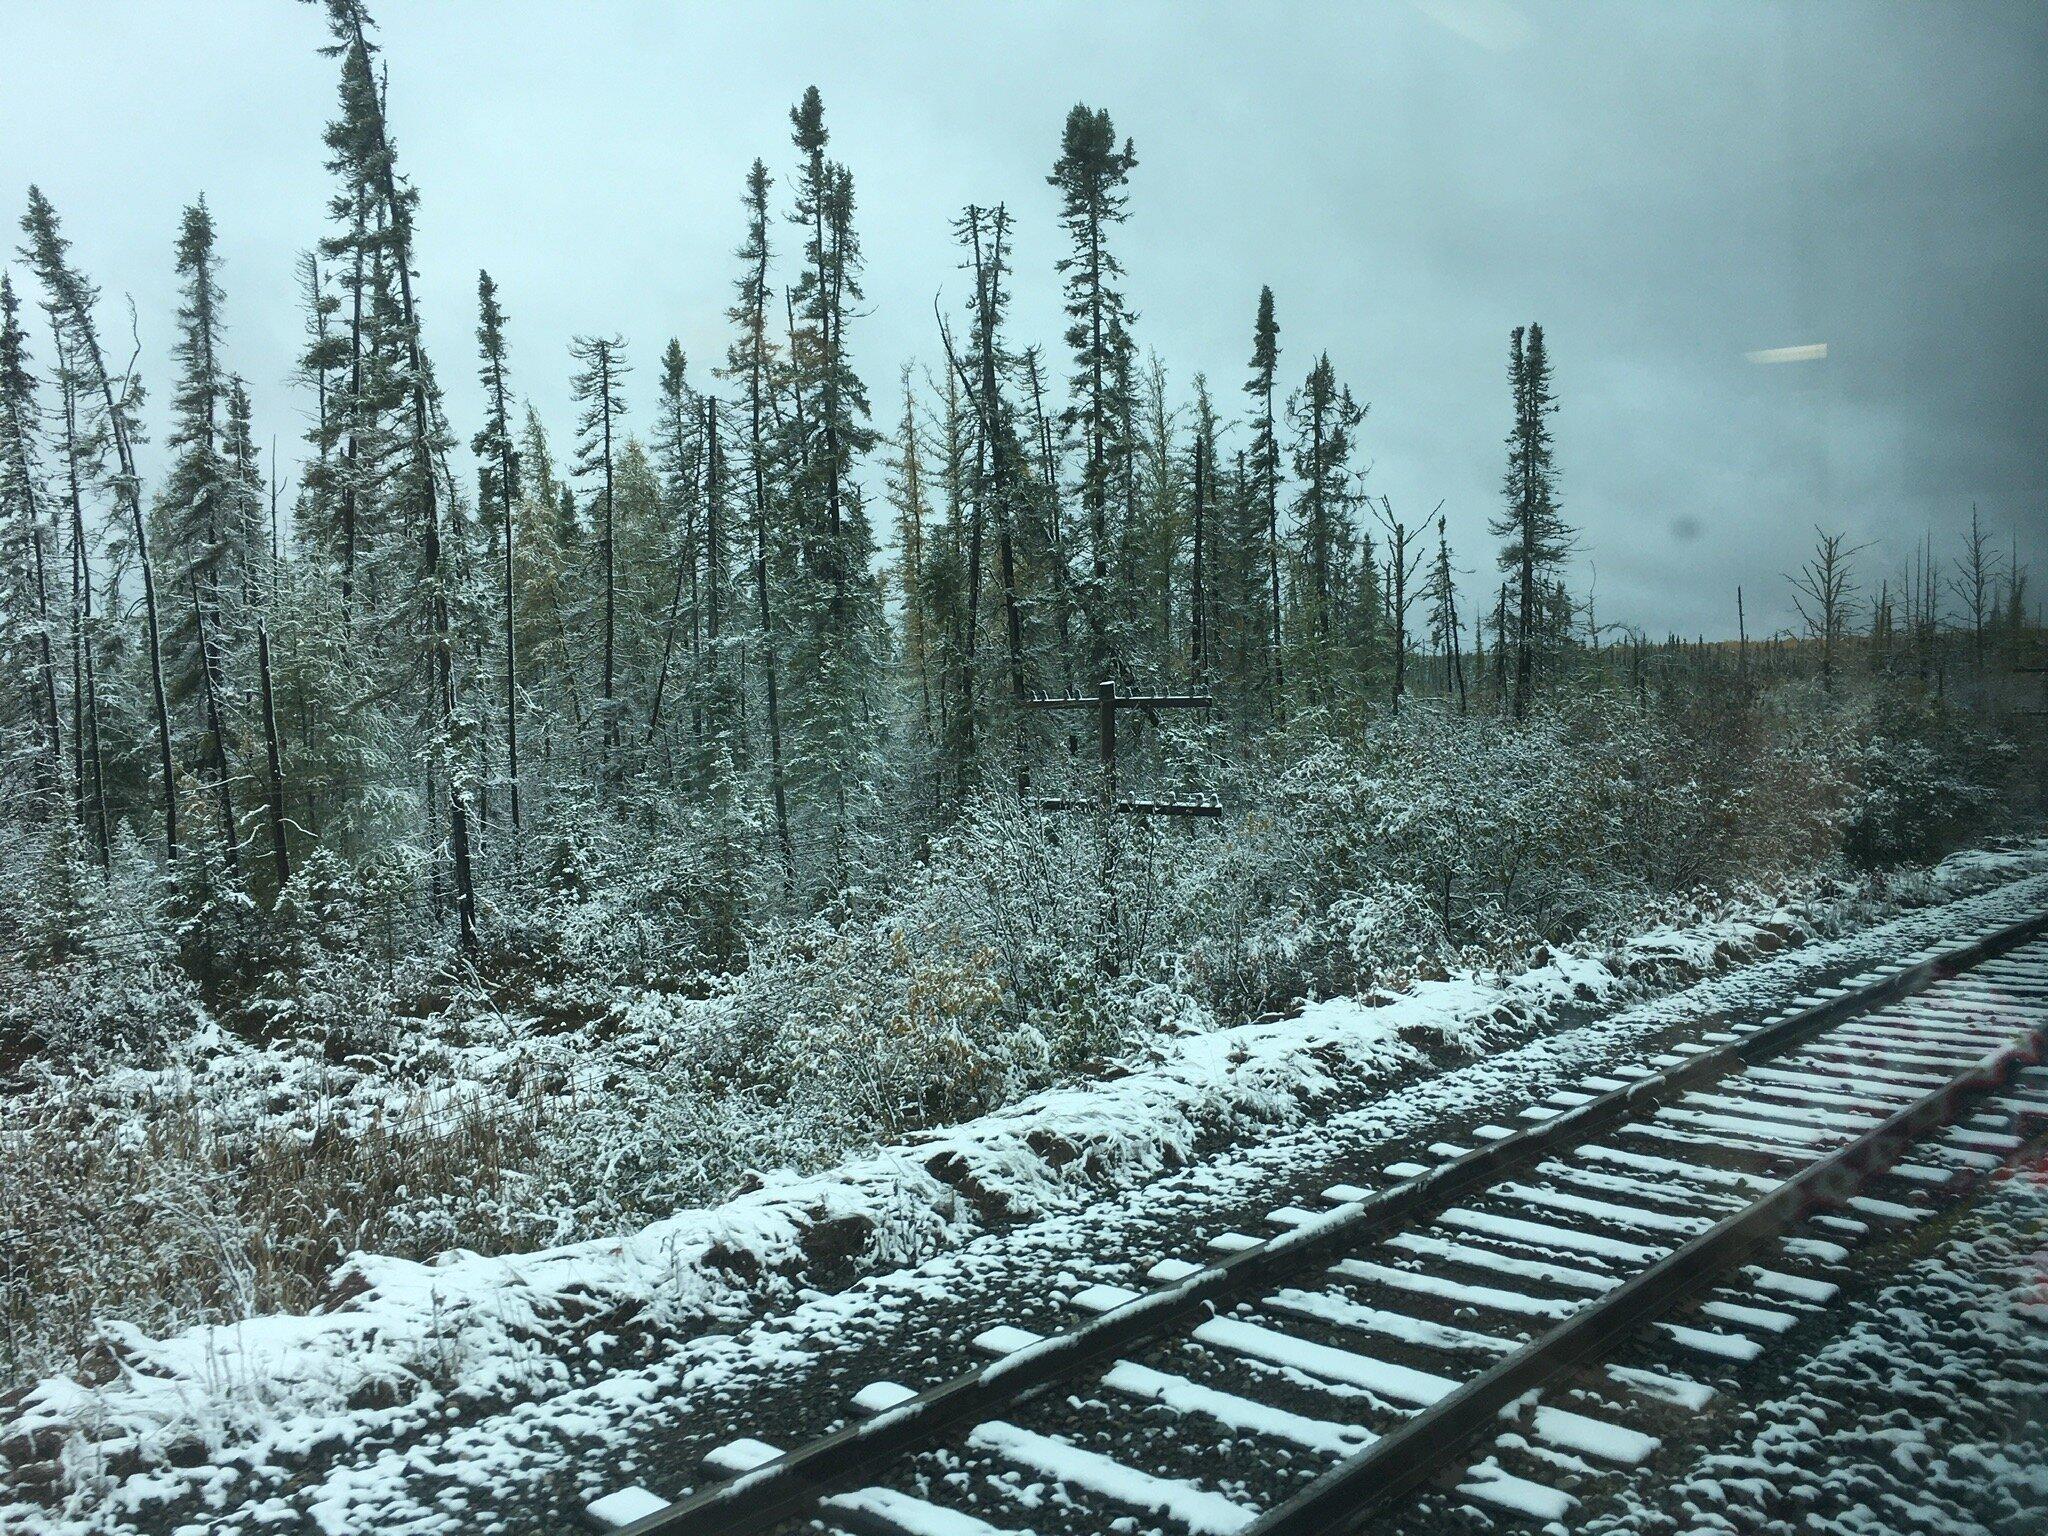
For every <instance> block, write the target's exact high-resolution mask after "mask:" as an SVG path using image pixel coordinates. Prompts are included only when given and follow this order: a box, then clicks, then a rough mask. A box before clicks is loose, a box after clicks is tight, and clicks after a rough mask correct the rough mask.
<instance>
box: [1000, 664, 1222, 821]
mask: <svg viewBox="0 0 2048 1536" xmlns="http://www.w3.org/2000/svg"><path fill="white" fill-rule="evenodd" d="M1020 702H1021V703H1022V704H1023V705H1024V707H1025V708H1026V709H1092V710H1094V711H1095V729H1096V736H1097V738H1098V740H1099V742H1100V746H1101V754H1102V784H1103V788H1102V794H1101V796H1100V797H1099V798H1095V799H1076V798H1073V797H1071V796H1058V795H1040V796H1038V797H1037V798H1036V799H1035V800H1034V801H1033V803H1034V804H1035V805H1037V807H1038V808H1039V809H1040V810H1043V811H1092V810H1100V809H1102V808H1103V807H1104V806H1105V805H1106V806H1107V807H1108V808H1109V809H1110V810H1113V811H1117V812H1120V813H1122V814H1123V815H1126V816H1221V815H1222V814H1223V803H1222V802H1221V801H1220V800H1218V799H1216V798H1215V797H1214V796H1213V795H1207V796H1203V797H1202V798H1200V799H1195V800H1138V799H1131V798H1128V797H1120V796H1119V795H1118V794H1117V792H1116V712H1117V711H1118V710H1120V709H1139V710H1143V711H1144V712H1145V713H1146V714H1147V715H1156V712H1157V711H1159V710H1162V709H1207V708H1209V706H1210V705H1211V704H1213V703H1214V702H1215V700H1214V699H1212V698H1210V696H1209V695H1208V694H1206V693H1124V692H1121V691H1120V690H1119V689H1118V688H1117V685H1116V680H1115V679H1114V678H1104V679H1103V680H1102V681H1101V682H1100V683H1098V684H1097V685H1096V688H1095V692H1094V693H1093V694H1086V693H1063V694H1047V693H1039V692H1032V693H1027V694H1025V695H1024V697H1023V698H1022V700H1020Z"/></svg>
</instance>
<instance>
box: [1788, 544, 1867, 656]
mask: <svg viewBox="0 0 2048 1536" xmlns="http://www.w3.org/2000/svg"><path fill="white" fill-rule="evenodd" d="M1814 533H1815V535H1816V536H1817V539H1818V542H1817V543H1816V544H1815V545H1814V550H1813V554H1812V556H1811V557H1810V558H1809V559H1808V560H1807V562H1806V564H1805V565H1803V566H1801V567H1800V568H1799V570H1798V571H1796V572H1794V573H1793V574H1792V575H1791V576H1789V577H1787V578H1786V579H1787V580H1788V581H1790V582H1791V583H1792V602H1793V605H1794V606H1795V607H1797V608H1798V610H1799V617H1800V620H1801V622H1803V623H1804V624H1805V626H1806V632H1807V635H1808V637H1809V638H1811V639H1814V640H1817V641H1819V642H1820V685H1821V688H1822V689H1823V690H1824V691H1826V692H1829V693H1832V692H1833V691H1834V687H1835V652H1836V648H1837V647H1838V646H1839V645H1840V644H1841V641H1842V637H1843V636H1844V635H1845V634H1846V633H1847V632H1848V627H1849V622H1850V619H1851V617H1852V615H1853V613H1854V610H1855V601H1856V583H1855V580H1854V578H1853V576H1852V575H1851V571H1850V563H1851V561H1852V560H1853V559H1854V558H1855V556H1856V555H1857V554H1859V553H1860V552H1861V550H1862V546H1861V545H1857V546H1855V547H1853V548H1852V547H1851V546H1850V545H1849V543H1848V535H1847V534H1842V533H1828V532H1826V531H1824V530H1822V529H1819V528H1816V529H1815V530H1814Z"/></svg>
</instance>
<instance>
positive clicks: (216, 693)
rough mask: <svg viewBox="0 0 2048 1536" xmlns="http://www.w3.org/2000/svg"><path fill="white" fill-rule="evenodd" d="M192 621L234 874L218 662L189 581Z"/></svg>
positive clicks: (225, 853) (224, 841)
mask: <svg viewBox="0 0 2048 1536" xmlns="http://www.w3.org/2000/svg"><path fill="white" fill-rule="evenodd" d="M192 622H193V625H194V628H195V631H196V633H197V635H198V637H199V678H200V683H201V685H202V686H203V687H204V688H205V690H206V730H207V734H208V735H209V736H211V737H212V739H213V785H214V793H215V794H216V795H217V796H218V797H219V799H220V848H221V858H222V860H223V861H224V862H225V863H226V864H227V867H228V869H229V870H230V871H231V872H233V873H236V874H239V873H240V872H241V867H242V862H241V856H240V854H239V852H238V851H237V849H236V846H235V845H236V842H237V837H236V833H235V800H234V794H233V792H232V790H231V789H230V787H229V784H228V747H227V734H226V732H225V731H224V730H223V729H222V728H221V718H220V679H219V678H218V676H217V675H216V673H217V669H218V668H219V666H220V660H219V658H218V657H217V656H216V655H215V654H214V650H213V640H212V637H211V636H210V635H209V634H208V633H207V629H206V606H205V604H203V603H201V602H200V601H199V583H198V582H197V581H196V580H195V581H194V582H193V584H192Z"/></svg>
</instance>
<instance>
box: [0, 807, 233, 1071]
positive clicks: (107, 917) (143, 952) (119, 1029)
mask: <svg viewBox="0 0 2048 1536" xmlns="http://www.w3.org/2000/svg"><path fill="white" fill-rule="evenodd" d="M0 882H4V885H5V888H6V889H7V890H8V891H9V892H11V893H15V894H16V896H17V897H18V899H10V900H7V901H0V951H4V952H6V953H7V954H9V955H10V957H11V958H10V959H9V960H8V961H7V962H5V969H4V970H0V1070H4V1069H6V1068H7V1067H9V1066H11V1065H13V1064H15V1063H17V1062H20V1061H23V1060H28V1059H31V1058H47V1059H54V1060H57V1061H60V1062H73V1061H75V1062H80V1063H84V1062H87V1061H102V1060H107V1059H117V1058H121V1057H128V1056H136V1055H146V1054H148V1053H149V1052H152V1051H154V1050H156V1049H157V1048H159V1047H160V1046H161V1045H162V1043H163V1042H164V1041H165V1040H167V1039H169V1038H171V1037H172V1036H173V1035H175V1034H178V1033H181V1032H183V1031H184V1030H187V1029H189V1028H191V1027H192V1024H193V1022H194V1020H195V1018H196V1017H197V1016H198V1012H199V994H198V988H197V986H196V985H195V984H194V982H193V980H192V978H191V976H190V974H189V973H188V972H187V971H186V970H185V968H184V967H182V966H181V965H180V964H179V963H178V945H177V939H176V935H175V933H174V931H173V928H172V925H171V922H170V921H169V918H168V914H167V903H166V898H165V890H164V885H163V882H162V879H161V877H160V876H159V874H158V872H157V866H156V865H155V864H154V862H153V861H152V860H151V858H150V857H149V856H148V855H147V854H145V853H143V852H142V851H140V850H138V849H137V848H136V847H135V846H134V844H133V842H132V841H131V840H130V839H128V838H127V837H125V836H122V837H117V838H116V839H115V846H114V849H113V855H112V860H111V864H110V867H109V868H107V869H106V870H104V871H103V870H102V869H101V868H100V866H99V864H98V863H97V861H96V860H95V859H94V857H93V855H92V853H91V851H90V850H89V849H88V848H87V847H86V846H85V844H84V841H83V839H81V838H77V837H74V836H73V835H71V831H70V829H69V828H68V827H59V828H54V829H49V830H47V831H41V830H39V831H36V832H31V833H22V834H16V835H13V836H9V837H7V838H6V839H5V840H4V841H0Z"/></svg>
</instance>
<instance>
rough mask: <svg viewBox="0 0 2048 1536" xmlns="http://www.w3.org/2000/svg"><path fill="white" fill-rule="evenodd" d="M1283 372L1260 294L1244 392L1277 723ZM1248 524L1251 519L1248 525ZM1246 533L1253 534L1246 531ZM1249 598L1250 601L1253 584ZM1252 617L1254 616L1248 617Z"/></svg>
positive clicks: (1261, 604) (1282, 696) (1261, 608)
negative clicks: (1278, 407)
mask: <svg viewBox="0 0 2048 1536" xmlns="http://www.w3.org/2000/svg"><path fill="white" fill-rule="evenodd" d="M1279 369H1280V322H1279V321H1278V320H1277V319H1275V318H1274V315H1273V290H1272V289H1271V288H1270V287H1261V288H1260V289H1259V310H1258V315H1257V317H1256V318H1255V319H1254V320H1253V322H1252V361H1251V377H1250V378H1248V379H1246V380H1245V383H1244V391H1245V393H1246V394H1248V395H1250V396H1251V397H1252V410H1253V415H1252V441H1251V447H1250V449H1249V450H1248V451H1247V453H1246V456H1245V468H1246V472H1247V474H1248V475H1249V483H1248V484H1247V486H1246V489H1247V491H1248V492H1249V493H1250V494H1249V504H1248V505H1247V507H1246V508H1245V510H1246V511H1247V512H1251V511H1254V510H1256V511H1262V512H1263V513H1264V517H1263V518H1262V519H1261V520H1260V521H1259V526H1258V530H1257V531H1258V535H1259V543H1260V547H1261V548H1262V549H1263V551H1264V554H1265V582H1264V584H1263V587H1262V588H1260V589H1259V590H1258V593H1257V608H1256V609H1255V610H1254V611H1255V612H1259V613H1263V615H1264V617H1265V626H1264V635H1263V637H1262V640H1263V649H1264V653H1265V668H1264V670H1265V673H1266V675H1267V676H1268V677H1269V678H1270V679H1271V684H1272V698H1271V710H1272V714H1273V717H1274V718H1275V719H1281V718H1284V716H1285V713H1286V703H1285V701H1286V687H1285V683H1286V676H1287V671H1286V665H1285V660H1284V656H1283V636H1282V633H1281V616H1282V607H1281V600H1280V432H1279V422H1278V420H1277V417H1276V414H1275V402H1274V397H1275V392H1276V391H1277V389H1278V387H1279V386H1278V374H1279ZM1245 521H1246V523H1249V522H1250V521H1251V519H1249V518H1247V519H1245ZM1243 531H1244V532H1250V531H1251V530H1250V528H1248V527H1247V528H1245V529H1244V530H1243ZM1245 586H1246V590H1245V597H1246V598H1247V599H1248V600H1249V599H1251V597H1252V595H1253V592H1252V586H1251V583H1249V582H1248V583H1246V584H1245ZM1248 617H1249V615H1248Z"/></svg>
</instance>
